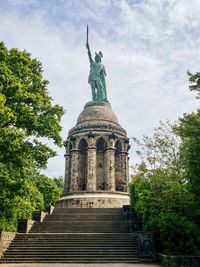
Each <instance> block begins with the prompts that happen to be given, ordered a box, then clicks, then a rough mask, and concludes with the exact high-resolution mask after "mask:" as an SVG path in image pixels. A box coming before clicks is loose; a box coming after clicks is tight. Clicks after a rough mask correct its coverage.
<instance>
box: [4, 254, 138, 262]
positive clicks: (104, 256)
mask: <svg viewBox="0 0 200 267" xmlns="http://www.w3.org/2000/svg"><path fill="white" fill-rule="evenodd" d="M80 257H81V258H89V257H91V258H93V259H95V258H103V259H104V258H111V259H113V258H114V259H117V258H128V257H129V258H136V255H134V254H133V255H131V253H128V254H122V255H121V254H120V255H119V254H113V253H110V254H108V255H104V254H103V253H102V254H94V255H91V256H90V254H89V253H87V254H86V255H81V254H75V255H70V254H69V255H65V254H63V255H61V254H57V255H44V254H39V255H30V256H29V255H12V256H11V257H9V256H8V257H6V255H5V257H4V259H11V258H12V259H17V258H20V259H28V258H30V259H45V258H46V259H48V260H49V259H50V258H51V259H62V258H64V259H69V258H80Z"/></svg>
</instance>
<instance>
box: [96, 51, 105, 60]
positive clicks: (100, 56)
mask: <svg viewBox="0 0 200 267" xmlns="http://www.w3.org/2000/svg"><path fill="white" fill-rule="evenodd" d="M102 57H103V54H102V52H101V51H99V53H98V54H97V53H96V52H95V58H94V60H95V62H96V63H100V62H101V58H102Z"/></svg>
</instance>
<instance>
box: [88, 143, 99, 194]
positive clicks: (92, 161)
mask: <svg viewBox="0 0 200 267" xmlns="http://www.w3.org/2000/svg"><path fill="white" fill-rule="evenodd" d="M96 164H97V163H96V147H95V146H88V164H87V168H88V169H87V191H96Z"/></svg>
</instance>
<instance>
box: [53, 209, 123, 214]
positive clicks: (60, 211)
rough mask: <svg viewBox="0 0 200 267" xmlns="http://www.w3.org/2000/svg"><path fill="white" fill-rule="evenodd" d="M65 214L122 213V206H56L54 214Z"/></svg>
mask: <svg viewBox="0 0 200 267" xmlns="http://www.w3.org/2000/svg"><path fill="white" fill-rule="evenodd" d="M63 214H66V215H67V214H73V215H74V214H88V215H91V214H104V215H106V214H107V215H121V214H122V211H121V209H120V208H55V209H54V210H53V213H52V215H63Z"/></svg>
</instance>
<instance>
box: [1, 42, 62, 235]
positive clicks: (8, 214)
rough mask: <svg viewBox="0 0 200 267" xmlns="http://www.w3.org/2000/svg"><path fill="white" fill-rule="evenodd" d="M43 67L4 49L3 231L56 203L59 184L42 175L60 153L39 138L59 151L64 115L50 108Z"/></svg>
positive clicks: (27, 54) (2, 53)
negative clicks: (50, 142)
mask: <svg viewBox="0 0 200 267" xmlns="http://www.w3.org/2000/svg"><path fill="white" fill-rule="evenodd" d="M42 72H43V70H42V65H41V63H40V62H39V61H38V60H36V59H31V54H30V53H28V52H26V51H23V52H20V51H18V50H17V49H11V50H8V49H7V48H6V47H5V45H4V43H3V42H1V43H0V230H3V231H14V230H16V221H17V218H30V217H31V214H32V211H33V210H36V209H43V208H44V205H48V204H51V203H54V202H55V200H56V198H58V196H59V194H60V192H61V189H60V187H59V186H58V183H59V182H61V181H60V180H59V182H58V181H57V180H56V179H54V181H53V180H51V179H50V178H48V177H46V176H44V175H41V174H40V170H41V169H43V168H46V165H47V161H48V159H49V158H51V157H54V156H55V155H56V152H55V151H54V150H53V149H51V148H50V147H49V146H48V145H47V144H45V143H44V142H43V141H41V140H43V139H41V137H42V138H43V137H45V138H48V139H50V140H52V141H53V142H54V144H56V145H58V146H61V145H62V138H61V136H60V132H61V129H62V128H61V126H60V120H61V117H62V115H63V113H64V111H63V108H62V107H61V106H59V105H52V103H51V101H52V98H51V97H50V96H49V95H48V92H47V84H48V81H47V80H44V79H43V77H42Z"/></svg>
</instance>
